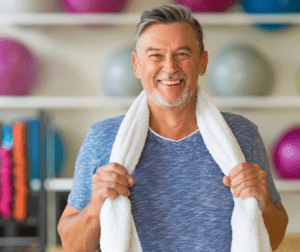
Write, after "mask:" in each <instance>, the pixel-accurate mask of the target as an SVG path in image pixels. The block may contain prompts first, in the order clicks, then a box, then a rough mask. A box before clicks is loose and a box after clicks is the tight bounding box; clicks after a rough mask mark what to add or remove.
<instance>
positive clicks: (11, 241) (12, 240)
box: [0, 237, 41, 247]
mask: <svg viewBox="0 0 300 252" xmlns="http://www.w3.org/2000/svg"><path fill="white" fill-rule="evenodd" d="M40 243H41V240H40V239H39V238H38V237H0V247H2V246H3V247H6V246H8V247H18V246H30V245H33V244H36V245H37V244H40Z"/></svg>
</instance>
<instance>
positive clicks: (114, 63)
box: [102, 47, 143, 97]
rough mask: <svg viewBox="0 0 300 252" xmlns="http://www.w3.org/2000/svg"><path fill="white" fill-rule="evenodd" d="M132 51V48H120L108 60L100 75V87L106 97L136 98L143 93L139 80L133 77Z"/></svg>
mask: <svg viewBox="0 0 300 252" xmlns="http://www.w3.org/2000/svg"><path fill="white" fill-rule="evenodd" d="M132 51H134V47H126V48H121V49H119V50H118V51H116V52H115V53H114V54H113V55H112V56H111V57H110V58H109V59H108V61H107V63H106V65H105V67H104V70H103V73H102V85H103V88H104V90H105V92H106V94H107V95H108V96H111V97H128V96H138V95H139V94H140V92H141V91H143V85H142V83H141V81H140V79H137V78H136V77H135V75H134V71H133V65H132V61H131V53H132Z"/></svg>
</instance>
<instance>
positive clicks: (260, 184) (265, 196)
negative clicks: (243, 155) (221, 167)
mask: <svg viewBox="0 0 300 252" xmlns="http://www.w3.org/2000/svg"><path fill="white" fill-rule="evenodd" d="M223 183H224V185H225V186H230V187H231V189H232V190H233V197H235V198H238V197H240V196H241V198H242V199H246V198H248V197H255V198H256V199H257V200H258V204H259V208H260V209H261V210H262V212H263V211H264V210H265V208H266V206H267V205H268V204H269V203H270V202H271V201H270V198H269V188H268V183H267V173H266V172H265V171H264V170H262V169H261V167H260V166H259V165H258V164H251V163H248V162H244V163H240V164H238V165H237V166H235V167H234V168H232V169H231V171H230V173H229V175H228V176H224V178H223Z"/></svg>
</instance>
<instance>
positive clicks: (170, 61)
mask: <svg viewBox="0 0 300 252" xmlns="http://www.w3.org/2000/svg"><path fill="white" fill-rule="evenodd" d="M163 69H164V70H165V71H166V72H167V73H169V74H173V73H175V72H176V71H177V70H178V62H177V61H176V60H175V59H174V57H173V56H167V57H165V59H164V61H163Z"/></svg>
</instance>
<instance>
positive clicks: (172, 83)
mask: <svg viewBox="0 0 300 252" xmlns="http://www.w3.org/2000/svg"><path fill="white" fill-rule="evenodd" d="M160 82H161V83H162V84H164V85H176V84H179V83H180V82H181V80H177V81H162V80H161V81H160Z"/></svg>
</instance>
